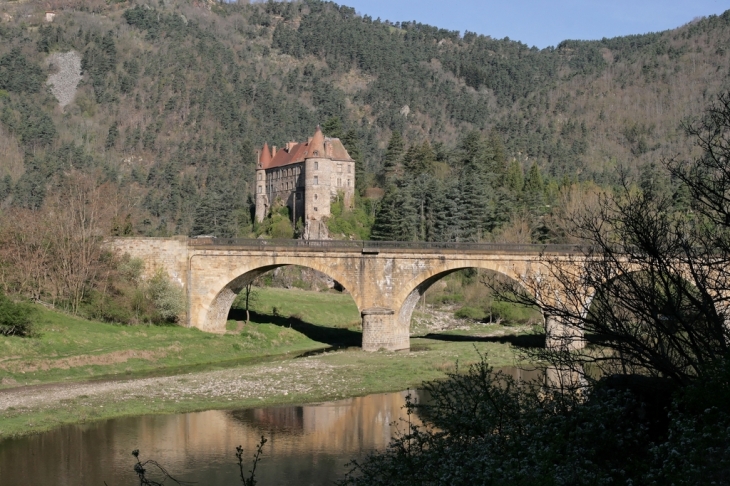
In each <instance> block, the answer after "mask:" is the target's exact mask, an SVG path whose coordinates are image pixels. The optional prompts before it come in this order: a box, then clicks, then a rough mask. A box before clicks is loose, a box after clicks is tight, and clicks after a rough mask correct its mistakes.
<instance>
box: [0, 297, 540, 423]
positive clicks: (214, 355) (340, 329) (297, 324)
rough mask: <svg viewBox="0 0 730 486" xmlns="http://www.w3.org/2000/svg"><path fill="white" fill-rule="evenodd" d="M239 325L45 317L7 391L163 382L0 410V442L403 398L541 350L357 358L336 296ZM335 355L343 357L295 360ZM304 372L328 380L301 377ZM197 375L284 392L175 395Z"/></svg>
mask: <svg viewBox="0 0 730 486" xmlns="http://www.w3.org/2000/svg"><path fill="white" fill-rule="evenodd" d="M243 316H245V313H243V312H242V311H241V310H240V309H239V310H236V309H234V310H233V311H232V312H231V315H230V317H232V319H231V320H230V321H229V323H228V327H229V329H230V330H229V332H228V333H227V334H225V335H212V334H207V333H203V332H200V331H197V330H195V329H186V328H182V327H177V326H170V327H155V326H151V327H148V326H135V327H128V326H118V325H112V324H105V323H100V322H92V321H87V320H83V319H78V318H74V317H70V316H67V315H64V314H59V313H55V312H51V311H48V310H45V309H44V310H42V312H41V317H40V320H39V323H38V330H39V336H38V337H35V338H30V339H29V338H15V337H5V338H0V380H1V381H2V387H3V388H11V387H17V386H20V385H33V384H45V383H54V382H61V383H72V382H73V383H80V382H85V381H88V380H90V379H91V380H95V379H103V378H117V377H118V378H143V377H150V376H153V377H167V378H164V379H166V380H167V381H164V382H161V383H164V384H162V385H159V384H158V385H157V387H156V388H155V387H151V388H150V389H145V390H135V392H134V393H132V394H130V393H125V394H122V395H115V394H113V393H111V394H104V393H101V394H89V395H84V394H82V395H80V396H79V397H77V398H70V399H65V400H59V401H57V403H44V404H43V405H38V406H27V407H22V408H18V407H15V408H13V407H10V408H8V409H6V410H3V411H0V419H1V420H0V437H3V436H5V437H7V436H14V435H22V434H25V433H33V432H38V431H41V430H47V429H50V428H53V427H56V426H58V425H61V424H66V423H74V422H83V421H87V420H99V419H103V418H110V417H117V416H123V415H138V414H146V413H173V412H183V411H193V410H203V409H212V408H239V407H249V406H261V405H276V404H296V403H300V404H301V403H310V402H317V401H323V400H330V399H336V398H342V397H347V396H358V395H365V394H369V393H377V392H386V391H397V390H402V389H405V388H408V387H415V386H418V385H419V384H420V383H422V382H423V381H424V380H433V379H439V378H443V377H444V376H445V374H446V373H447V372H450V371H454V370H455V369H456V366H457V363H459V365H460V366H466V365H468V364H469V363H472V362H476V361H477V360H478V359H479V354H484V355H487V356H488V359H489V361H490V362H491V363H492V364H493V365H494V366H506V365H513V364H515V363H516V359H517V358H516V353H515V347H520V346H533V345H539V344H540V343H536V342H535V339H534V336H527V335H519V333H518V332H517V330H516V329H514V328H512V329H509V328H502V327H501V326H493V325H492V326H484V325H475V327H474V328H468V326H467V329H466V330H465V329H460V330H454V331H445V332H431V333H425V334H420V336H421V337H414V338H412V339H411V352H410V353H402V352H378V353H365V352H363V351H361V350H360V349H359V345H360V339H361V334H360V328H359V327H360V324H359V319H358V312H357V308H356V306H355V304H354V302H353V301H352V298H351V297H350V296H349V295H347V294H341V293H337V292H309V291H303V290H295V289H292V290H285V289H273V288H267V289H263V290H260V291H259V294H258V299H257V302H256V305H255V306H254V307H253V311H252V312H251V318H252V319H251V323H249V324H247V325H246V324H244V323H243V322H242V320H244V319H245V317H243ZM333 348H336V349H339V351H336V352H327V353H324V354H319V355H316V356H310V357H309V358H300V359H292V358H294V357H295V356H298V355H302V354H305V353H306V352H308V351H315V350H325V349H333ZM307 360H308V361H307ZM303 363H305V364H306V363H313V364H316V365H317V366H319V367H321V369H322V370H324V371H318V372H316V373H312V372H301V369H300V368H301V366H303ZM318 369H319V368H318ZM216 373H223V374H222V375H217V374H216ZM191 376H193V377H196V376H197V377H199V378H200V379H201V380H206V379H207V380H211V382H212V383H217V382H228V381H234V380H235V379H237V378H236V377H240V376H249V377H253V376H256V377H258V378H257V379H259V380H263V382H262V383H263V385H267V384H268V383H271V384H279V385H281V384H282V383H289V385H286V386H284V385H281V386H273V385H272V386H271V387H269V386H263V385H262V386H263V389H264V391H263V392H258V393H257V395H256V396H249V395H250V394H247V392H246V389H247V388H250V387H251V386H253V385H251V384H247V385H245V386H243V385H242V388H241V389H240V390H239V391H238V392H236V393H233V392H232V394H228V395H225V394H224V395H217V394H211V393H210V391H209V390H208V391H196V389H190V390H188V389H185V390H184V391H183V392H180V394H179V396H178V395H174V393H173V392H171V391H170V390H174V389H175V386H178V384H181V383H183V382H184V381H185V380H188V379H191V378H190V377H191ZM160 379H163V378H160ZM100 383H101V382H100ZM259 385H261V384H259ZM259 385H256V386H259ZM150 386H151V385H150ZM180 386H184V385H180ZM282 387H283V388H282ZM158 388H160V389H159V390H158ZM259 388H261V386H259ZM284 388H285V389H286V390H284ZM282 390H284V391H282ZM163 392H164V393H163ZM171 393H173V395H174V397H175V398H174V399H173V398H171V397H172V396H173V395H171Z"/></svg>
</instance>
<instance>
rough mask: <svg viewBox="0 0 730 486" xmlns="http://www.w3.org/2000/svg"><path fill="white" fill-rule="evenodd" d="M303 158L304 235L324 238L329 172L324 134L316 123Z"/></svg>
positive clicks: (329, 191)
mask: <svg viewBox="0 0 730 486" xmlns="http://www.w3.org/2000/svg"><path fill="white" fill-rule="evenodd" d="M308 145H309V146H308V150H307V155H306V156H305V158H304V174H305V179H304V224H305V237H306V238H308V239H312V240H324V239H327V238H328V237H329V235H328V232H327V227H326V225H325V223H324V219H325V218H327V217H329V216H330V201H331V189H330V186H331V173H332V168H331V167H330V165H331V164H330V160H329V159H327V158H326V153H325V143H324V134H323V133H322V129H321V128H320V127H319V125H317V129H316V130H315V132H314V136H313V137H312V140H310V142H309V144H308Z"/></svg>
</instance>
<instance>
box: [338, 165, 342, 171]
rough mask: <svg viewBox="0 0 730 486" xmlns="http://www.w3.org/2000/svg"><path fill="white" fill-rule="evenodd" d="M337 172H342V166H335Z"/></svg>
mask: <svg viewBox="0 0 730 486" xmlns="http://www.w3.org/2000/svg"><path fill="white" fill-rule="evenodd" d="M337 172H342V164H337Z"/></svg>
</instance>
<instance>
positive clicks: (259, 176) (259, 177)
mask: <svg viewBox="0 0 730 486" xmlns="http://www.w3.org/2000/svg"><path fill="white" fill-rule="evenodd" d="M256 179H257V180H259V181H260V180H261V174H260V173H259V175H258V177H257V178H256Z"/></svg>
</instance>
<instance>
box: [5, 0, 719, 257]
mask: <svg viewBox="0 0 730 486" xmlns="http://www.w3.org/2000/svg"><path fill="white" fill-rule="evenodd" d="M49 6H50V7H51V8H52V9H53V10H54V11H55V12H56V16H55V18H54V19H53V21H52V22H47V21H46V20H45V11H46V10H47V9H48V7H49ZM0 15H1V16H2V18H1V21H0V159H1V160H2V164H0V200H1V201H2V207H3V208H5V209H12V208H19V209H25V210H29V211H39V210H42V208H44V205H47V204H48V200H49V198H52V197H53V194H54V193H55V192H56V191H57V190H58V189H59V188H60V187H62V186H63V184H64V182H63V179H64V177H65V174H69V173H70V172H71V171H79V172H80V173H83V174H88V175H90V176H91V177H93V178H94V179H95V180H96V182H97V185H99V186H101V185H103V184H109V185H111V186H113V188H114V190H115V191H117V192H118V197H117V198H115V199H114V201H115V202H114V204H115V205H116V206H115V207H114V208H112V210H111V211H109V214H111V215H112V216H110V218H109V220H108V221H106V222H105V224H104V227H105V230H106V231H107V232H109V233H111V234H117V235H125V234H128V235H132V234H134V235H147V236H169V235H175V234H181V235H200V234H212V235H216V236H228V237H230V236H239V237H252V236H262V235H263V236H264V237H292V236H294V235H295V228H294V227H291V228H289V227H287V226H286V225H282V224H281V221H280V220H281V219H283V218H282V217H281V215H279V214H274V215H272V218H271V219H269V220H267V221H266V222H265V223H264V224H260V225H256V224H254V222H253V218H252V208H251V203H252V199H251V192H252V191H251V187H252V186H251V181H252V179H253V174H254V172H253V169H254V164H255V160H256V149H257V148H259V147H260V146H262V145H263V143H264V142H268V143H269V145H278V146H283V145H284V144H286V143H287V142H288V141H291V140H295V141H301V140H306V138H307V137H308V136H310V135H311V133H312V132H313V129H314V127H315V126H316V125H318V124H320V125H322V127H323V129H324V131H325V134H326V135H329V136H335V137H340V138H341V139H342V140H343V141H344V143H345V145H346V147H347V148H348V151H349V152H350V154H351V155H352V156H353V158H355V159H356V160H357V169H358V177H357V188H358V193H359V194H358V195H359V197H358V201H357V208H356V210H355V211H354V212H351V213H349V212H346V211H342V210H338V209H337V207H336V204H335V207H334V208H333V211H334V215H333V217H332V219H331V221H330V222H329V224H330V231H331V233H332V234H333V236H334V237H336V238H356V239H370V238H372V239H381V240H428V241H509V242H522V243H529V242H562V241H566V240H567V239H569V236H567V233H566V231H565V228H564V225H563V220H564V219H565V216H566V214H567V213H569V212H570V210H571V207H572V206H573V205H575V204H576V203H577V202H578V201H580V202H584V201H589V200H591V198H592V197H594V196H595V194H597V193H600V192H601V191H605V190H610V189H611V188H612V187H615V186H616V185H618V184H619V183H620V181H621V178H622V176H623V175H628V176H631V177H633V180H636V181H644V182H645V183H646V184H653V185H656V186H661V187H662V190H666V191H673V190H674V189H672V187H673V181H672V180H671V178H670V177H669V176H668V175H666V174H665V173H664V171H663V170H662V169H661V161H662V160H666V159H670V158H673V157H682V156H689V155H691V154H692V143H691V142H688V141H687V139H686V137H685V135H684V131H683V129H682V123H683V122H685V121H686V120H688V119H689V117H691V116H693V115H694V114H697V113H701V112H702V110H703V109H704V108H705V107H706V106H707V105H708V103H710V102H711V101H712V100H713V99H715V98H716V96H717V95H718V93H721V92H723V90H727V89H728V87H730V86H728V84H729V83H728V74H729V73H730V61H729V59H730V52H728V49H727V48H726V47H724V46H728V45H730V29H729V26H730V11H728V12H725V13H724V14H722V15H719V16H710V17H707V18H699V19H696V20H694V21H692V22H690V23H688V24H687V25H684V26H678V27H677V28H676V29H673V30H670V31H665V32H657V33H649V34H642V35H632V36H626V37H617V38H613V39H602V40H600V41H574V40H565V41H563V42H561V43H560V44H559V45H558V46H553V47H549V48H546V49H537V48H535V47H529V46H527V45H525V44H522V43H520V42H519V41H514V40H510V39H508V38H505V39H493V38H491V37H489V36H485V35H477V34H475V33H472V32H463V33H462V32H457V31H449V30H444V29H440V28H438V27H434V26H430V25H424V24H420V23H417V22H412V21H389V20H381V19H372V18H370V17H368V16H362V15H359V14H358V13H357V12H356V11H355V10H354V9H352V8H350V7H347V6H344V5H342V6H341V5H337V4H335V3H332V2H323V1H319V0H303V1H296V2H272V1H268V2H261V3H253V4H246V3H214V2H206V1H186V0H166V1H157V0H149V1H146V0H135V1H112V2H103V1H99V0H94V1H80V0H56V1H54V2H51V3H50V4H48V5H47V4H46V3H41V2H35V1H29V2H6V3H3V5H2V6H0ZM325 26H326V27H325ZM69 53H72V54H69ZM69 56H70V57H69ZM74 56H76V57H75V59H76V64H74V62H73V61H72V60H70V59H71V58H72V57H74ZM79 60H80V64H79V62H78V61H79ZM75 66H76V67H75ZM677 200H678V201H679V202H680V203H681V194H679V195H678V196H677ZM277 217H278V219H277ZM291 226H293V225H291Z"/></svg>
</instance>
